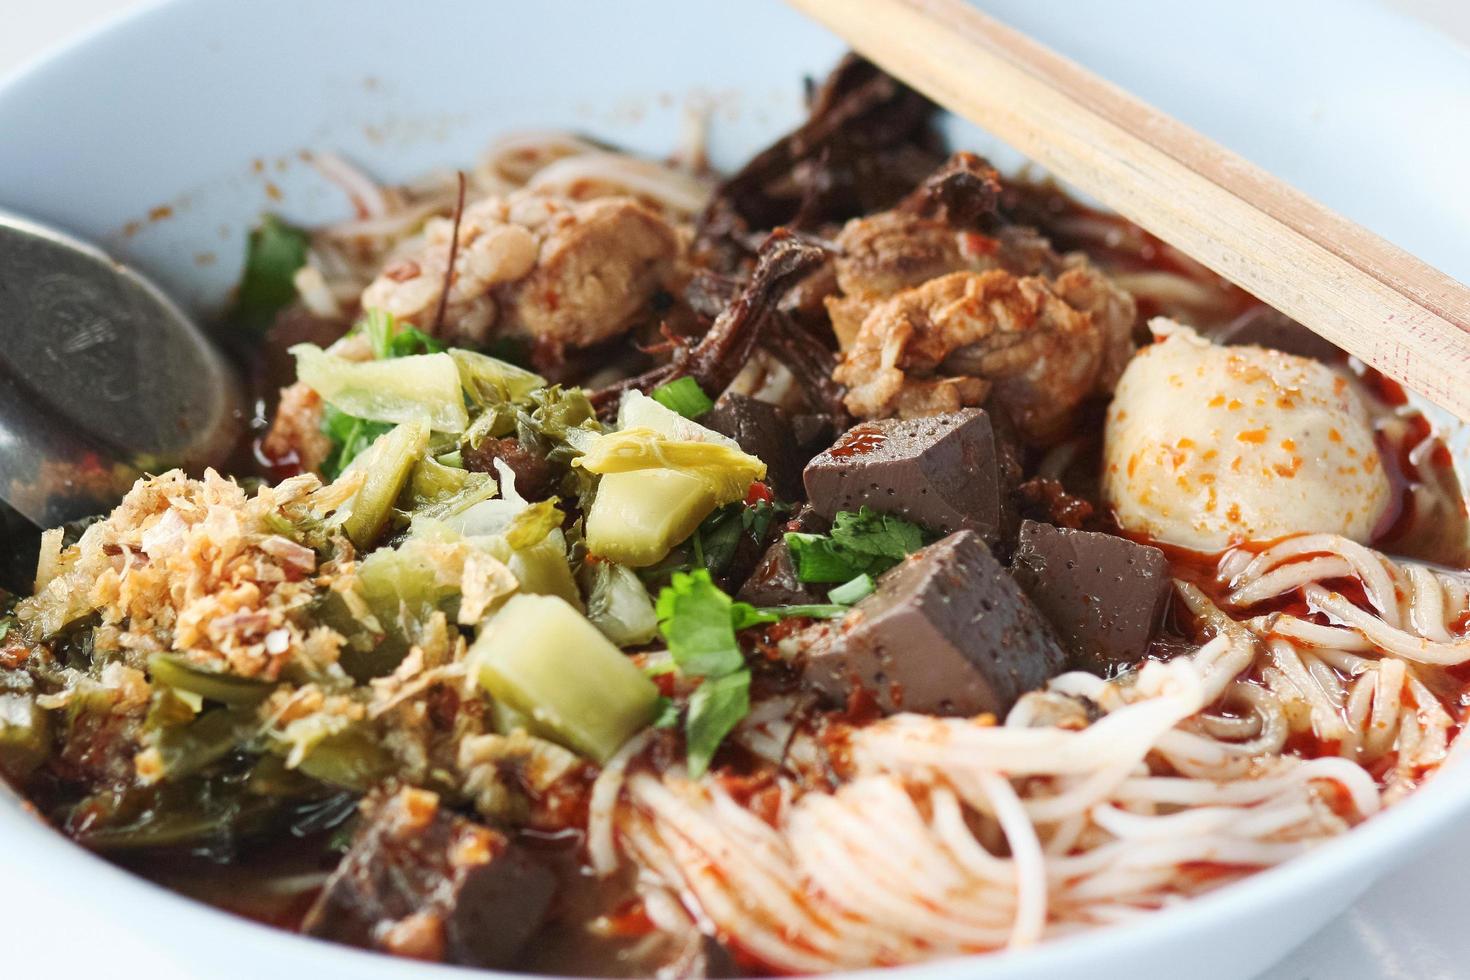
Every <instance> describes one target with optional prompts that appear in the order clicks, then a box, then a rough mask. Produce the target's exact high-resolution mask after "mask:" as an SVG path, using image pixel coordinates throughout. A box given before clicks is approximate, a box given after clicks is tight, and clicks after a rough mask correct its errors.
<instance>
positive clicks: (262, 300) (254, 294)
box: [230, 214, 308, 333]
mask: <svg viewBox="0 0 1470 980" xmlns="http://www.w3.org/2000/svg"><path fill="white" fill-rule="evenodd" d="M307 247H308V237H307V234H306V232H304V231H302V230H301V229H299V228H293V227H292V226H290V225H288V224H286V223H285V222H284V221H282V220H281V219H280V218H277V217H276V216H274V215H269V214H268V215H266V216H265V217H264V218H262V219H261V222H260V225H259V226H258V227H257V228H255V229H254V230H252V231H251V232H250V239H249V241H248V242H247V243H246V245H245V272H244V274H243V275H242V276H241V277H240V289H239V291H238V293H237V294H236V296H235V308H234V310H233V311H232V313H231V316H230V320H231V321H232V322H233V323H236V324H239V325H240V326H241V327H243V328H244V329H246V330H249V331H251V332H252V333H264V332H265V331H266V330H267V329H268V328H269V327H270V325H271V322H272V321H273V320H274V319H275V316H276V314H277V313H278V312H280V310H281V308H282V307H283V306H285V305H286V304H288V303H290V302H291V301H292V300H294V299H295V298H296V282H295V278H296V273H297V271H298V270H299V269H300V268H301V267H302V266H304V265H305V264H306V252H307Z"/></svg>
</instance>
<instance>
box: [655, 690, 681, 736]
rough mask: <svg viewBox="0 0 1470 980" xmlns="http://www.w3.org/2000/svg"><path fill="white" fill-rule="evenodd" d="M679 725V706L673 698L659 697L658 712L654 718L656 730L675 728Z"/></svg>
mask: <svg viewBox="0 0 1470 980" xmlns="http://www.w3.org/2000/svg"><path fill="white" fill-rule="evenodd" d="M677 724H679V705H678V704H677V703H676V702H675V701H674V699H673V698H666V697H664V696H663V695H659V698H658V712H657V714H655V715H654V718H653V727H654V728H673V727H674V726H675V725H677Z"/></svg>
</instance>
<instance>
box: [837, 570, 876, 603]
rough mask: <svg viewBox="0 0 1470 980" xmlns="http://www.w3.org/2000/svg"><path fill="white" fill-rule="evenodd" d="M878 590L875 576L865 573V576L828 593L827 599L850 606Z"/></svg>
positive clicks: (858, 577)
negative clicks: (874, 579)
mask: <svg viewBox="0 0 1470 980" xmlns="http://www.w3.org/2000/svg"><path fill="white" fill-rule="evenodd" d="M877 588H878V584H877V583H876V582H874V581H873V576H871V575H869V574H868V573H866V572H864V573H863V574H861V575H859V576H857V577H855V578H852V579H849V580H848V581H846V582H844V583H843V584H841V585H839V586H837V588H835V589H832V590H830V591H829V592H828V593H827V598H828V599H831V600H832V601H833V602H835V603H837V604H838V605H842V606H850V605H852V604H853V603H855V602H858V601H859V600H861V599H866V598H867V597H868V596H870V595H872V594H873V591H874V590H875V589H877Z"/></svg>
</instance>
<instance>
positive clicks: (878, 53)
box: [790, 0, 1470, 420]
mask: <svg viewBox="0 0 1470 980" xmlns="http://www.w3.org/2000/svg"><path fill="white" fill-rule="evenodd" d="M790 2H791V4H792V5H793V6H795V7H796V8H798V9H799V10H802V11H804V12H805V13H807V14H808V15H810V16H811V17H812V18H814V19H815V20H817V21H819V22H821V23H822V24H825V25H826V26H827V27H828V28H830V29H831V30H832V31H834V32H835V33H837V34H838V35H839V36H841V37H842V38H843V39H844V40H846V41H847V42H848V43H849V44H851V45H852V46H853V47H854V48H855V49H856V50H857V51H859V52H860V53H862V54H863V55H865V56H867V57H868V58H869V59H871V60H872V61H873V62H875V63H876V64H878V65H880V66H881V67H883V68H884V69H885V70H887V71H888V72H890V73H891V74H893V75H895V76H897V77H898V78H901V79H903V80H904V81H905V82H908V83H909V84H910V85H912V86H913V87H914V88H916V89H918V90H919V91H921V92H923V93H924V94H925V95H927V96H929V97H930V98H932V99H933V100H934V101H936V102H938V103H939V104H940V105H942V106H944V107H945V108H947V109H949V110H950V111H952V112H954V113H956V114H957V115H960V116H963V117H964V118H966V119H968V120H970V121H971V122H974V123H976V124H977V125H979V126H981V127H983V128H985V129H987V130H989V131H990V132H991V133H993V134H995V135H996V136H998V137H1000V138H1001V139H1003V140H1005V141H1006V142H1007V143H1010V144H1011V145H1012V146H1014V147H1015V148H1016V149H1018V150H1020V151H1021V152H1022V153H1024V154H1026V155H1027V156H1028V157H1030V158H1031V159H1032V160H1035V161H1036V162H1037V163H1038V164H1040V165H1041V166H1042V167H1044V168H1045V169H1047V170H1048V171H1050V172H1051V173H1052V174H1054V175H1055V176H1057V177H1058V178H1060V179H1062V180H1064V181H1066V182H1068V183H1070V184H1072V185H1074V186H1076V187H1078V188H1081V189H1082V190H1084V191H1086V192H1088V193H1089V194H1092V195H1094V196H1095V197H1097V198H1098V199H1099V200H1101V201H1103V202H1104V203H1106V204H1107V205H1109V206H1110V207H1112V208H1114V209H1115V210H1117V211H1118V212H1119V213H1121V214H1122V215H1124V216H1125V217H1127V218H1129V219H1130V220H1132V221H1134V222H1136V223H1137V224H1139V225H1141V226H1142V227H1143V228H1145V229H1147V230H1148V231H1150V232H1152V233H1153V234H1155V235H1157V236H1158V237H1159V238H1162V239H1163V240H1164V241H1166V242H1168V243H1170V244H1171V245H1174V246H1175V247H1177V248H1179V249H1181V250H1182V251H1184V252H1185V253H1187V254H1189V255H1191V256H1193V257H1194V258H1196V259H1198V260H1199V261H1200V262H1203V263H1204V264H1205V265H1206V266H1208V267H1209V268H1211V269H1213V270H1214V271H1215V272H1217V273H1219V274H1220V275H1222V276H1224V277H1225V278H1227V279H1229V280H1230V281H1232V282H1234V283H1236V284H1237V285H1239V286H1241V287H1243V288H1244V289H1246V290H1248V291H1250V292H1251V293H1254V294H1255V295H1256V296H1258V297H1260V298H1261V299H1263V300H1265V301H1266V302H1267V303H1269V304H1271V305H1272V306H1274V307H1276V308H1277V309H1279V310H1281V311H1282V312H1284V313H1286V314H1287V315H1289V316H1291V317H1292V318H1293V319H1295V320H1298V321H1299V322H1301V323H1302V324H1303V325H1305V326H1307V327H1309V328H1310V329H1312V330H1313V331H1315V332H1316V333H1318V334H1320V335H1321V336H1323V337H1326V338H1327V339H1328V340H1330V341H1332V342H1333V343H1335V344H1337V345H1338V346H1339V347H1342V348H1343V349H1344V350H1347V351H1348V352H1349V353H1351V354H1354V355H1356V356H1357V357H1358V358H1360V359H1361V360H1363V361H1364V362H1365V363H1367V364H1369V365H1371V366H1372V367H1375V368H1377V369H1378V370H1380V371H1382V372H1383V373H1384V374H1387V375H1388V376H1390V377H1392V378H1394V379H1395V380H1397V381H1400V382H1402V383H1403V384H1405V385H1407V386H1408V387H1410V388H1412V389H1414V390H1415V391H1418V392H1420V393H1421V394H1423V395H1424V396H1426V397H1427V398H1429V399H1431V400H1432V401H1434V402H1436V403H1437V404H1439V405H1441V406H1443V407H1444V408H1446V409H1448V410H1449V411H1451V412H1453V413H1455V414H1456V415H1457V416H1459V417H1460V418H1462V419H1467V420H1470V289H1467V288H1466V287H1465V286H1464V285H1462V284H1461V283H1458V282H1456V281H1455V280H1453V279H1451V278H1450V277H1449V276H1447V275H1445V274H1444V273H1442V272H1439V271H1438V270H1436V269H1434V268H1431V267H1430V266H1428V265H1426V264H1425V263H1423V262H1421V261H1419V260H1418V259H1416V258H1414V257H1413V256H1412V255H1410V254H1408V253H1407V252H1405V251H1403V250H1402V249H1400V248H1397V247H1395V246H1393V245H1391V244H1389V243H1388V242H1386V241H1384V240H1383V239H1381V238H1379V237H1378V236H1376V235H1374V234H1373V233H1372V232H1370V231H1368V230H1367V229H1365V228H1362V227H1361V226H1359V225H1357V224H1354V223H1353V222H1351V221H1348V220H1347V219H1346V218H1343V217H1342V216H1341V215H1338V214H1336V213H1334V212H1332V211H1330V210H1328V209H1327V208H1325V207H1323V206H1322V205H1320V204H1318V203H1317V202H1315V201H1313V200H1312V199H1311V198H1308V197H1307V196H1306V195H1304V194H1302V193H1300V192H1298V191H1296V190H1295V189H1293V188H1292V187H1289V186H1288V185H1286V184H1284V183H1282V182H1281V181H1280V180H1277V179H1276V178H1275V177H1272V176H1271V175H1270V174H1268V173H1266V172H1265V171H1263V170H1261V169H1260V168H1258V167H1256V166H1254V165H1252V164H1251V163H1249V162H1247V161H1246V160H1244V159H1242V158H1241V157H1239V156H1236V155H1235V154H1233V153H1231V152H1230V151H1228V150H1226V149H1225V148H1224V147H1222V146H1220V145H1219V144H1217V143H1214V142H1213V141H1211V140H1208V139H1206V138H1205V137H1203V136H1201V135H1200V134H1199V133H1196V132H1195V131H1194V130H1192V129H1190V128H1189V127H1187V126H1185V125H1183V124H1182V123H1180V122H1178V121H1176V120H1174V119H1171V118H1170V117H1168V116H1166V115H1164V114H1163V113H1161V112H1159V111H1158V110H1156V109H1153V108H1151V107H1150V106H1148V105H1145V104H1144V103H1142V102H1140V101H1139V100H1138V99H1135V98H1134V97H1132V96H1131V95H1129V94H1128V93H1126V92H1124V91H1123V90H1122V89H1120V88H1118V87H1117V86H1115V85H1112V84H1111V83H1109V82H1106V81H1104V80H1103V79H1101V78H1099V77H1097V76H1096V75H1094V74H1092V73H1091V72H1089V71H1087V70H1086V69H1084V68H1082V67H1080V66H1079V65H1077V64H1075V63H1074V62H1071V61H1069V60H1067V59H1066V58H1063V57H1061V56H1060V55H1058V54H1057V53H1056V52H1054V51H1051V50H1049V49H1047V48H1046V47H1044V46H1042V45H1041V44H1038V43H1037V42H1035V41H1033V40H1031V39H1030V38H1028V37H1026V36H1025V35H1023V34H1021V33H1019V32H1017V31H1014V30H1011V29H1010V28H1008V27H1005V26H1004V25H1002V24H1000V23H999V22H997V21H996V20H994V19H993V18H991V17H988V16H986V15H985V14H982V13H980V12H979V11H978V10H976V9H975V8H974V7H972V6H970V5H969V4H967V3H965V2H963V0H790Z"/></svg>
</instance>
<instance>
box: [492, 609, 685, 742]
mask: <svg viewBox="0 0 1470 980" xmlns="http://www.w3.org/2000/svg"><path fill="white" fill-rule="evenodd" d="M470 656H471V658H472V661H473V662H474V663H476V664H478V665H479V671H480V683H481V684H483V685H484V686H485V688H486V689H487V690H488V691H489V692H490V694H491V695H492V696H493V697H495V698H496V699H497V700H500V701H504V702H505V703H506V704H508V705H510V706H511V707H512V708H514V709H515V710H516V711H519V712H521V713H522V714H525V715H527V716H528V717H530V718H531V719H532V721H533V722H534V723H535V725H536V727H537V730H538V733H539V734H543V735H545V736H546V737H548V738H550V739H552V740H553V741H557V742H560V743H562V744H563V745H566V746H568V747H569V748H572V749H574V750H576V751H578V752H581V753H583V754H584V755H587V756H590V757H591V758H592V759H594V760H596V761H598V762H606V761H607V760H608V759H609V758H611V757H612V755H613V753H615V752H616V751H617V750H618V749H619V748H621V747H622V745H623V743H624V742H626V741H627V740H628V739H629V738H631V737H632V736H633V735H634V733H636V732H637V731H638V730H639V729H641V728H643V727H644V726H646V725H647V724H649V722H651V721H652V720H653V718H654V713H655V711H656V710H657V707H658V688H657V687H655V686H654V684H653V682H652V681H650V680H649V679H648V678H647V677H645V676H644V675H643V672H642V671H640V670H639V669H638V668H637V666H635V665H634V663H633V661H631V660H629V659H628V658H627V657H625V656H624V655H623V653H622V651H620V650H619V649H618V648H617V647H615V646H613V645H612V643H611V642H609V641H608V639H607V638H606V637H604V636H603V635H602V634H601V633H599V632H598V631H597V628H596V627H594V626H593V625H592V624H591V623H590V622H588V621H587V620H586V619H585V618H583V616H582V615H581V614H580V613H578V612H577V610H576V609H575V608H574V607H573V606H572V605H571V604H569V603H567V602H566V601H565V600H562V599H558V598H555V597H553V596H533V595H516V596H512V597H511V599H510V601H508V602H507V603H506V604H505V605H504V606H503V607H502V608H501V610H500V612H499V613H497V614H496V615H495V616H494V617H493V618H492V619H491V620H490V621H489V622H488V623H487V624H486V625H485V628H484V630H483V631H482V632H481V634H480V636H479V639H477V640H476V641H475V644H474V647H473V648H472V649H471V651H470Z"/></svg>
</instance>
